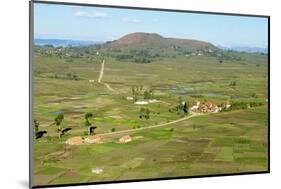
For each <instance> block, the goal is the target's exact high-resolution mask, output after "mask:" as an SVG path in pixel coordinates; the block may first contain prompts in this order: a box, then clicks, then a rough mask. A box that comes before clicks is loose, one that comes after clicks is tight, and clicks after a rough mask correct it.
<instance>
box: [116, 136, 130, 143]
mask: <svg viewBox="0 0 281 189" xmlns="http://www.w3.org/2000/svg"><path fill="white" fill-rule="evenodd" d="M131 141H132V137H131V136H130V135H125V136H123V137H121V138H120V139H119V142H120V143H128V142H131Z"/></svg>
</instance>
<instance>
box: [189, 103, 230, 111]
mask: <svg viewBox="0 0 281 189" xmlns="http://www.w3.org/2000/svg"><path fill="white" fill-rule="evenodd" d="M230 107H231V105H230V104H228V103H225V104H223V105H221V106H218V105H216V104H213V103H211V102H207V103H201V102H199V101H197V102H196V104H195V105H194V106H192V107H191V108H190V111H191V112H195V113H218V112H220V111H222V109H223V108H226V109H228V108H230Z"/></svg>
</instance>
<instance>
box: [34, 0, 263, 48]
mask: <svg viewBox="0 0 281 189" xmlns="http://www.w3.org/2000/svg"><path fill="white" fill-rule="evenodd" d="M133 32H148V33H158V34H160V35H162V36H163V37H175V38H184V39H196V40H202V41H207V42H210V43H213V44H215V45H222V46H229V47H231V46H247V47H261V48H267V44H268V22H267V18H261V17H245V16H227V15H212V14H198V13H186V12H166V11H154V10H136V9H116V8H105V7H85V6H73V5H57V4H42V3H35V6H34V36H35V38H43V39H48V38H50V39H71V40H83V41H94V42H106V41H111V40H116V39H118V38H120V37H122V36H124V35H126V34H129V33H133Z"/></svg>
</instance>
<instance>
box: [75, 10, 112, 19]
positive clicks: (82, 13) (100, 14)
mask: <svg viewBox="0 0 281 189" xmlns="http://www.w3.org/2000/svg"><path fill="white" fill-rule="evenodd" d="M74 16H78V17H88V18H105V17H107V14H106V13H103V12H94V13H89V12H85V11H77V12H76V13H75V14H74Z"/></svg>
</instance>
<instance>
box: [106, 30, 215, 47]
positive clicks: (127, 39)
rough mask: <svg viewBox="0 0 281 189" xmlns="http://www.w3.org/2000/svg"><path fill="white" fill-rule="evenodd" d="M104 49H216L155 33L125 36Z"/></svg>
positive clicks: (200, 42)
mask: <svg viewBox="0 0 281 189" xmlns="http://www.w3.org/2000/svg"><path fill="white" fill-rule="evenodd" d="M106 47H110V48H139V47H147V48H155V47H156V48H159V47H160V48H170V47H174V48H186V49H213V50H214V49H218V48H217V47H216V46H214V45H213V44H211V43H208V42H204V41H198V40H192V39H178V38H165V37H162V36H161V35H159V34H156V33H143V32H136V33H131V34H128V35H125V36H123V37H121V38H120V39H118V40H115V41H111V42H107V44H106Z"/></svg>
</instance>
